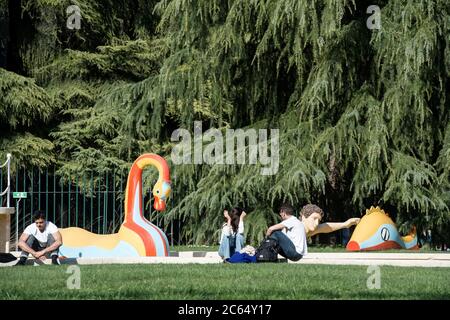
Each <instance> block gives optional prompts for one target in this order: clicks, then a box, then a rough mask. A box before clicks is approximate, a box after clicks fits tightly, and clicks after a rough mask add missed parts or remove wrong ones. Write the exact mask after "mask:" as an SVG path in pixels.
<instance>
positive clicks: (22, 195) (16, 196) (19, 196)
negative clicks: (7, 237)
mask: <svg viewBox="0 0 450 320" xmlns="http://www.w3.org/2000/svg"><path fill="white" fill-rule="evenodd" d="M27 196H28V194H27V193H26V192H13V198H14V199H18V200H17V202H16V215H17V216H16V251H17V250H18V243H19V234H18V232H19V203H20V200H22V199H26V198H27Z"/></svg>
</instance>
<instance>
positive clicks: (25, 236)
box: [18, 233, 36, 256]
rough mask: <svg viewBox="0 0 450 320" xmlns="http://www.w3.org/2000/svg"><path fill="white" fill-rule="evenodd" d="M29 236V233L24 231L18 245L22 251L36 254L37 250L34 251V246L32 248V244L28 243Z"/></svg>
mask: <svg viewBox="0 0 450 320" xmlns="http://www.w3.org/2000/svg"><path fill="white" fill-rule="evenodd" d="M29 236H30V235H29V234H26V233H22V235H21V236H20V238H19V243H18V247H19V248H20V249H21V250H22V251H25V252H26V253H30V254H31V255H33V256H34V255H35V254H36V251H34V250H33V249H32V248H30V246H29V245H28V244H27V240H28V237H29Z"/></svg>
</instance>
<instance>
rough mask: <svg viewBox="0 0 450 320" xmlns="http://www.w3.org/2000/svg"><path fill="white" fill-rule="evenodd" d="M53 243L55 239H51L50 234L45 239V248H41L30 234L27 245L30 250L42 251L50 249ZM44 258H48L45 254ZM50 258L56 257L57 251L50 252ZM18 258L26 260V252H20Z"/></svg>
mask: <svg viewBox="0 0 450 320" xmlns="http://www.w3.org/2000/svg"><path fill="white" fill-rule="evenodd" d="M53 243H55V238H53V236H52V235H51V234H50V235H49V236H48V238H47V246H46V247H41V244H40V243H39V241H37V239H36V238H35V237H34V236H33V235H31V234H30V236H29V237H28V240H27V245H28V246H29V247H30V248H32V249H33V250H34V251H41V250H44V249H45V248H47V247H50V246H51V245H52V244H53ZM46 256H48V254H46ZM50 256H58V249H56V250H55V251H52V252H51V253H50ZM20 257H21V258H22V257H25V258H28V252H25V251H22V252H21V254H20Z"/></svg>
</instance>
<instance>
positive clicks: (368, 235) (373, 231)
mask: <svg viewBox="0 0 450 320" xmlns="http://www.w3.org/2000/svg"><path fill="white" fill-rule="evenodd" d="M387 249H409V250H412V249H419V246H418V243H417V234H416V229H415V228H413V230H412V231H411V232H410V234H409V235H407V236H405V237H401V236H400V234H399V232H398V230H397V227H396V226H395V224H394V222H393V221H392V219H391V218H390V217H389V215H388V214H387V213H386V212H384V211H383V210H382V209H380V208H379V207H376V208H374V207H370V209H368V210H366V214H365V215H364V217H362V218H361V221H360V222H359V223H358V225H357V226H356V228H355V231H354V232H353V235H352V237H351V239H350V241H349V242H348V244H347V250H348V251H375V250H387Z"/></svg>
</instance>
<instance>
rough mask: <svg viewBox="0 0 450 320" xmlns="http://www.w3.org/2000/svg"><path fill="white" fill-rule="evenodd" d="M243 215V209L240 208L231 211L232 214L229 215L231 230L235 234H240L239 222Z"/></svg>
mask: <svg viewBox="0 0 450 320" xmlns="http://www.w3.org/2000/svg"><path fill="white" fill-rule="evenodd" d="M241 213H242V209H241V208H238V207H235V208H233V209H231V212H230V213H229V215H230V218H231V228H232V229H233V232H234V233H236V232H238V228H239V220H240V219H241Z"/></svg>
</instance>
